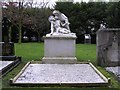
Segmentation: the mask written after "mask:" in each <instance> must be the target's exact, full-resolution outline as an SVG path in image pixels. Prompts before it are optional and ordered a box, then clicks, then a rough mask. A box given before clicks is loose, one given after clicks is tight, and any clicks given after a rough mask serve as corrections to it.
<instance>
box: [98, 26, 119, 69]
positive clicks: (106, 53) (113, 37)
mask: <svg viewBox="0 0 120 90" xmlns="http://www.w3.org/2000/svg"><path fill="white" fill-rule="evenodd" d="M97 60H98V65H100V66H106V67H108V66H119V65H120V28H117V29H115V28H102V29H99V30H98V32H97Z"/></svg>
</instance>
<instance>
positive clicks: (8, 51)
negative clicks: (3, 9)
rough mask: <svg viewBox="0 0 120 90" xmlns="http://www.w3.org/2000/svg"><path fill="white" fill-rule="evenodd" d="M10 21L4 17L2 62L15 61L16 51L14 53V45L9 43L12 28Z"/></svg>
mask: <svg viewBox="0 0 120 90" xmlns="http://www.w3.org/2000/svg"><path fill="white" fill-rule="evenodd" d="M10 24H11V22H10V20H9V19H8V18H7V17H5V16H4V17H3V20H2V42H0V46H1V47H2V54H0V55H2V56H0V57H1V58H2V60H6V59H9V60H12V59H15V51H14V43H13V42H9V41H10V40H9V27H10Z"/></svg>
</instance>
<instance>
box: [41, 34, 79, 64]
mask: <svg viewBox="0 0 120 90" xmlns="http://www.w3.org/2000/svg"><path fill="white" fill-rule="evenodd" d="M75 40H76V35H70V36H69V35H56V36H54V35H53V36H45V37H44V44H45V45H44V57H43V59H42V62H43V63H49V64H50V63H52V64H53V63H56V64H65V63H76V61H77V58H76V57H75Z"/></svg>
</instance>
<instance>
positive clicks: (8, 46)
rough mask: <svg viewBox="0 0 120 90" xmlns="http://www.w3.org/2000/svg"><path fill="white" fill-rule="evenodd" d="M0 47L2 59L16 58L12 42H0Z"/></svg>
mask: <svg viewBox="0 0 120 90" xmlns="http://www.w3.org/2000/svg"><path fill="white" fill-rule="evenodd" d="M0 47H2V52H0V57H1V58H2V60H6V59H9V60H13V59H15V58H16V56H15V50H14V43H13V42H0Z"/></svg>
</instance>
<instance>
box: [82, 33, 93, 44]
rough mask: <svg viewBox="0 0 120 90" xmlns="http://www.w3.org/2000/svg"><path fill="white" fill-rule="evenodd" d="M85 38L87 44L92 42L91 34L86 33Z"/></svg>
mask: <svg viewBox="0 0 120 90" xmlns="http://www.w3.org/2000/svg"><path fill="white" fill-rule="evenodd" d="M84 36H85V39H84V43H85V44H91V36H90V34H84Z"/></svg>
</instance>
